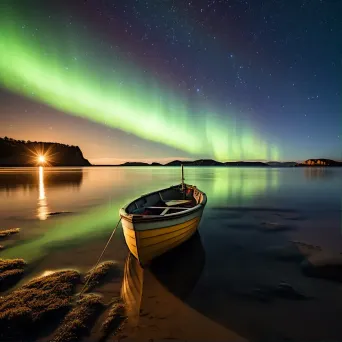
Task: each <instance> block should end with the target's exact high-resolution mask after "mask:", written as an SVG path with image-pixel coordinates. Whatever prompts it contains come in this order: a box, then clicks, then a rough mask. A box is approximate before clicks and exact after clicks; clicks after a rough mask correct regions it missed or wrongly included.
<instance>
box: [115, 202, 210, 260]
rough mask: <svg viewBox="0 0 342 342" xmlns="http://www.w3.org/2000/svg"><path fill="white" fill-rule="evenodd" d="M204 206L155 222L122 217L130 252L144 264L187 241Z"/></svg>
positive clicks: (197, 222) (195, 229)
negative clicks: (186, 213) (135, 220)
mask: <svg viewBox="0 0 342 342" xmlns="http://www.w3.org/2000/svg"><path fill="white" fill-rule="evenodd" d="M203 209H204V206H201V207H200V208H198V210H196V211H194V212H191V213H189V215H183V216H181V217H175V218H170V219H168V220H160V221H154V222H132V221H130V220H127V219H125V217H122V227H123V233H124V236H125V240H126V244H127V246H128V248H129V250H130V252H131V253H132V254H133V255H134V256H135V257H136V258H137V259H138V261H139V262H140V264H141V265H142V266H145V265H147V264H149V263H150V262H151V261H152V260H153V259H154V258H156V257H157V256H159V255H161V254H164V253H166V252H167V251H169V250H171V249H173V248H175V247H177V246H179V245H180V244H182V243H183V242H185V241H187V240H188V239H189V238H190V237H191V236H192V235H193V234H194V233H195V232H196V231H197V228H198V225H199V223H200V220H201V217H202V213H203Z"/></svg>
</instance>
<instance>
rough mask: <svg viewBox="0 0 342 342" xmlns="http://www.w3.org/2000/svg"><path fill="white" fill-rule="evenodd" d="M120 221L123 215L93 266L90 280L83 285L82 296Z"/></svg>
mask: <svg viewBox="0 0 342 342" xmlns="http://www.w3.org/2000/svg"><path fill="white" fill-rule="evenodd" d="M120 222H121V217H120V219H119V221H118V223H117V224H116V226H115V228H114V230H113V232H112V234H111V236H110V237H109V239H108V241H107V243H106V246H105V247H104V249H103V250H102V253H101V255H100V257H99V259H98V260H97V263H96V264H95V266H94V267H93V270H92V272H91V273H90V275H89V277H88V280H87V281H86V283H85V284H84V286H83V288H82V291H81V292H80V294H79V296H82V294H83V292H84V290H85V288H86V287H87V285H88V283H89V281H90V279H91V277H92V275H93V274H94V272H95V269H96V267H97V266H98V264H99V263H100V261H101V258H102V256H103V254H104V252H105V251H106V249H107V247H108V245H109V243H110V240H111V239H112V238H113V236H114V234H115V232H116V229H117V228H118V227H119V224H120Z"/></svg>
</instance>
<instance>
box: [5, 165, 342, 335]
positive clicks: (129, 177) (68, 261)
mask: <svg viewBox="0 0 342 342" xmlns="http://www.w3.org/2000/svg"><path fill="white" fill-rule="evenodd" d="M185 178H186V182H187V183H190V184H196V185H197V186H198V187H199V188H200V189H201V190H203V191H204V192H206V194H207V196H208V204H207V207H206V209H205V212H204V217H203V219H202V222H201V225H200V228H199V232H200V239H201V244H202V245H203V251H204V253H205V262H204V266H203V270H202V271H201V273H200V274H199V275H198V281H197V282H196V286H195V287H194V288H193V289H192V290H191V291H190V293H189V294H188V295H187V296H186V298H183V301H184V302H186V303H187V305H189V306H191V307H192V308H194V309H195V310H197V311H198V312H201V313H202V314H204V315H205V316H206V317H209V318H210V319H211V320H213V321H215V322H217V323H219V324H220V325H222V326H224V327H226V328H229V329H230V330H232V331H234V332H236V333H238V334H239V335H241V336H243V337H246V338H252V339H258V338H278V337H291V338H292V337H293V338H316V337H318V338H337V337H339V338H342V333H341V332H340V329H339V320H338V319H337V317H342V292H341V289H340V288H339V287H338V286H337V285H336V284H333V283H330V282H327V281H323V280H316V279H315V280H312V279H311V278H306V277H305V276H303V275H302V274H301V272H300V267H299V265H297V264H295V263H284V262H279V260H275V259H272V258H269V257H268V256H267V253H265V252H267V251H268V250H270V249H272V248H274V247H279V246H283V245H285V244H286V243H288V241H289V240H299V241H303V242H305V243H310V244H314V245H319V246H321V247H322V248H324V249H327V250H329V251H333V252H342V230H341V192H342V191H341V189H342V169H340V168H336V169H324V168H322V169H320V168H312V169H309V168H284V169H276V168H274V169H273V168H270V169H264V168H190V167H189V168H186V169H185ZM179 181H180V170H179V168H147V167H142V168H138V167H137V168H133V167H130V168H115V167H113V168H107V167H106V168H100V167H99V168H61V169H58V168H53V169H49V168H44V169H43V168H40V169H39V168H32V169H30V168H25V169H24V168H17V169H13V168H12V169H0V228H1V229H6V228H14V227H20V228H21V232H20V234H19V235H18V236H14V237H13V238H11V239H9V240H4V241H3V242H1V243H2V244H3V245H5V247H6V248H5V249H4V250H3V251H2V252H1V254H0V256H1V257H3V258H6V257H22V258H24V259H25V260H27V261H28V262H29V263H30V264H31V265H33V267H32V273H31V276H34V275H35V274H38V273H40V272H42V271H43V270H46V269H55V268H66V267H76V268H79V269H80V270H85V269H87V268H89V267H90V266H91V265H93V264H94V262H95V261H96V258H97V256H98V255H99V253H100V251H101V249H102V247H103V245H104V243H105V241H106V239H107V238H108V237H109V235H110V233H111V231H112V229H113V228H114V226H115V224H116V223H117V221H118V219H119V216H118V210H119V208H120V207H121V206H123V205H124V204H126V203H127V202H128V201H130V200H132V199H134V198H135V197H137V196H140V195H142V194H144V193H147V192H150V191H152V190H155V189H158V188H163V187H168V186H170V185H174V184H178V183H179ZM56 212H65V213H62V214H57V215H51V213H56ZM277 225H279V226H281V227H283V229H281V230H279V231H278V230H276V231H272V232H269V231H265V229H264V228H265V227H269V226H270V227H273V226H277ZM114 240H115V241H113V243H112V246H111V248H110V250H109V251H108V252H107V253H106V255H105V258H110V259H115V260H117V261H118V262H119V263H120V264H122V265H123V264H124V262H125V259H126V256H127V248H126V246H125V244H124V239H123V236H122V231H121V230H118V231H117V236H116V237H115V239H114ZM280 281H286V282H289V283H290V284H291V285H292V286H294V287H296V288H299V289H300V290H302V291H304V292H308V295H310V296H312V297H315V298H317V299H316V300H312V301H308V302H305V303H303V302H301V303H299V302H296V301H286V300H279V301H277V302H276V303H275V304H274V303H273V304H272V305H268V304H264V303H260V302H253V301H252V302H248V301H246V300H245V299H244V296H243V294H244V293H249V291H251V290H253V288H255V287H256V286H259V285H260V284H262V285H272V284H273V285H274V284H277V283H279V282H280ZM288 315H290V316H291V317H293V319H289V316H288ZM322 317H323V318H322Z"/></svg>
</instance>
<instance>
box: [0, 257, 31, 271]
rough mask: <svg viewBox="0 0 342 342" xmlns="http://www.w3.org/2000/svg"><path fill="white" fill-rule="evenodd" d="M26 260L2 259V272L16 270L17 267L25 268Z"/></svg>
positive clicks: (0, 265) (0, 269)
mask: <svg viewBox="0 0 342 342" xmlns="http://www.w3.org/2000/svg"><path fill="white" fill-rule="evenodd" d="M25 266H26V262H25V260H24V259H0V273H1V272H4V271H7V270H14V269H17V268H21V269H22V268H24V267H25Z"/></svg>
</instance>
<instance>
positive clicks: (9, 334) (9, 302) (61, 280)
mask: <svg viewBox="0 0 342 342" xmlns="http://www.w3.org/2000/svg"><path fill="white" fill-rule="evenodd" d="M79 282H80V275H79V273H78V272H76V271H71V270H70V271H58V272H54V273H52V274H49V275H47V276H43V277H39V278H36V279H33V280H31V281H30V282H28V283H27V284H25V285H23V286H22V287H20V288H19V289H18V290H15V291H13V292H12V293H10V294H8V295H6V296H4V297H0V340H6V341H9V340H18V339H23V338H24V339H27V338H28V337H32V336H35V335H36V333H37V331H39V333H43V331H42V330H43V329H42V327H44V328H45V329H50V328H51V329H52V330H53V329H55V328H56V326H54V325H55V324H58V323H59V322H60V321H61V320H62V318H63V317H64V316H65V315H66V314H67V313H68V312H69V311H70V309H71V308H72V302H73V293H74V290H75V286H76V284H78V283H79Z"/></svg>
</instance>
